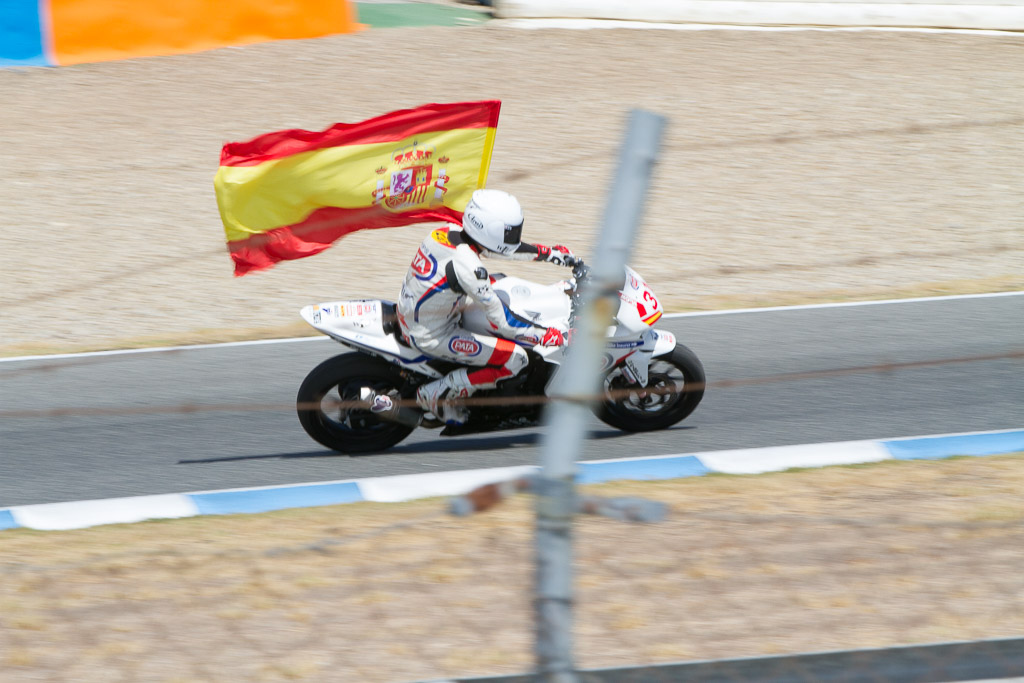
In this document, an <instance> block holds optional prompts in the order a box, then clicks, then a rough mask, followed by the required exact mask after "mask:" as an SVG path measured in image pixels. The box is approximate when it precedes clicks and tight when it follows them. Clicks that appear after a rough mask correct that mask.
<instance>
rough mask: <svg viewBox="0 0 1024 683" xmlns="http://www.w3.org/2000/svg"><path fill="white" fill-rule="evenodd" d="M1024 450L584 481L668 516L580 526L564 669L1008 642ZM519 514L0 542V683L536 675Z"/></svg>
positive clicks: (296, 517) (400, 513)
mask: <svg viewBox="0 0 1024 683" xmlns="http://www.w3.org/2000/svg"><path fill="white" fill-rule="evenodd" d="M1022 455H1024V454H1020V455H1017V456H1007V457H988V458H962V459H955V460H944V461H918V462H896V461H890V462H886V463H880V464H871V465H865V466H856V467H832V468H826V469H817V470H805V471H802V472H783V473H777V474H769V475H761V476H755V477H749V476H747V477H739V476H710V477H699V478H694V479H682V480H676V481H667V482H640V483H619V484H610V485H602V486H599V487H587V489H588V490H590V491H591V492H595V493H598V494H599V495H607V496H643V497H645V498H648V499H653V500H659V501H662V502H665V503H666V504H668V505H669V506H670V510H671V511H670V513H669V515H668V518H667V519H666V520H665V521H664V522H661V523H658V524H650V525H643V524H627V523H625V522H619V521H614V520H610V519H604V518H595V517H581V518H580V519H579V520H578V522H577V524H576V527H575V539H574V552H575V556H576V567H577V568H576V581H575V592H576V606H575V629H574V640H575V652H576V656H577V663H578V664H579V665H580V666H581V667H588V668H590V667H605V666H638V665H646V664H654V663H664V662H672V661H683V660H699V659H722V658H733V657H741V656H753V655H759V654H780V653H798V652H812V651H823V650H835V649H850V648H858V647H887V646H893V645H898V644H915V643H934V642H948V641H954V640H975V639H985V638H999V637H1013V636H1018V637H1019V636H1020V635H1021V634H1022V633H1024V572H1021V571H1020V568H1021V566H1022V563H1024V524H1022V521H1024V503H1022V500H1021V496H1020V491H1021V488H1022V487H1024V457H1021V456H1022ZM531 516H532V511H531V501H530V498H529V497H527V496H518V497H516V498H514V499H512V500H509V501H506V502H505V503H502V504H501V505H499V506H498V507H496V508H494V509H492V510H490V511H488V512H486V513H483V514H479V515H476V516H474V517H470V518H464V519H457V518H453V517H449V516H447V515H445V513H444V505H443V502H442V501H440V500H428V501H416V502H412V503H404V504H371V503H360V504H353V505H342V506H335V507H331V508H314V509H305V510H287V511H281V512H277V513H270V514H264V515H256V516H252V515H234V516H230V517H196V518H191V519H185V520H175V521H164V522H153V523H144V524H134V525H119V526H109V527H97V528H93V529H83V530H79V531H68V532H33V531H29V530H13V531H4V532H0V539H2V540H0V670H2V671H3V676H0V678H3V680H4V681H5V683H22V682H24V683H28V682H30V681H44V680H45V681H75V682H76V683H92V682H95V683H109V682H110V681H130V682H131V683H157V682H160V683H218V682H224V683H235V682H236V681H247V682H249V681H251V682H254V683H258V682H265V681H266V682H269V681H296V680H298V681H310V682H315V683H324V682H338V683H349V682H358V683H398V682H399V681H412V680H439V679H441V678H444V677H456V676H466V675H488V674H501V673H516V672H522V671H527V670H530V669H531V667H532V655H531V648H532V629H533V627H532V616H531V607H530V597H531V592H532V588H531V584H532V570H531V565H532V561H533V557H532V555H533V550H532V540H531V537H532V522H531ZM847 673H848V674H849V676H850V677H851V680H852V679H854V678H856V675H857V673H858V672H857V671H856V670H850V671H848V672H847ZM645 680H648V681H651V682H652V683H657V681H658V680H659V679H658V678H657V677H649V678H646V679H645ZM663 680H666V681H667V679H663Z"/></svg>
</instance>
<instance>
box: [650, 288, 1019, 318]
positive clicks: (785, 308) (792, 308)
mask: <svg viewBox="0 0 1024 683" xmlns="http://www.w3.org/2000/svg"><path fill="white" fill-rule="evenodd" d="M1022 294H1024V291H1020V292H994V293H991V294H950V295H948V296H922V297H917V298H914V299H879V300H878V301H841V302H837V303H830V304H800V305H797V306H765V307H764V308H726V309H723V310H721V311H692V312H690V313H666V314H665V315H664V316H663V317H665V318H693V317H697V316H702V315H732V314H733V313H770V312H773V311H799V310H804V309H809V308H846V307H848V306H881V305H883V304H916V303H923V302H929V301H954V300H956V299H991V298H995V297H999V296H1020V295H1022Z"/></svg>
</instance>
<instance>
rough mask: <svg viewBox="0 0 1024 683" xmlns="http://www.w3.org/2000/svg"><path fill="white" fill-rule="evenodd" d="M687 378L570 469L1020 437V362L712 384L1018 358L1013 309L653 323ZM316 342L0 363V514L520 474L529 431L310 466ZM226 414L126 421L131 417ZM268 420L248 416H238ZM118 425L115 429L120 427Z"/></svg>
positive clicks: (967, 305) (916, 305)
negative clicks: (703, 385)
mask: <svg viewBox="0 0 1024 683" xmlns="http://www.w3.org/2000/svg"><path fill="white" fill-rule="evenodd" d="M659 327H664V328H666V329H669V330H671V331H673V332H675V333H676V334H677V336H678V337H679V339H680V341H682V342H683V343H685V344H687V345H688V346H690V348H692V349H693V350H694V351H695V352H696V353H697V355H698V356H700V358H701V359H702V360H703V362H704V364H705V368H706V370H707V375H708V381H709V382H710V383H711V387H710V388H709V390H708V392H707V394H706V396H705V398H704V402H703V403H702V404H701V406H700V407H699V408H698V409H697V411H696V412H695V413H694V414H693V415H692V416H691V417H690V418H688V419H687V420H686V421H684V422H683V423H681V424H680V425H678V426H677V427H675V428H673V429H670V430H666V431H663V432H656V433H651V434H633V435H627V434H623V433H620V432H618V431H615V430H613V429H611V428H608V427H605V426H604V425H602V424H601V423H600V422H598V421H596V420H595V421H594V425H593V428H594V431H593V435H592V436H593V438H592V440H591V441H590V442H589V446H588V448H587V451H586V456H585V457H586V459H604V458H621V457H631V456H642V455H662V454H670V453H689V452H697V451H709V450H721V449H728V448H747V447H760V446H779V445H786V444H799V443H812V442H822V441H847V440H855V439H876V438H888V437H898V436H916V435H923V434H937V433H947V432H966V431H977V430H993V429H1009V428H1020V427H1022V426H1024V379H1022V378H1024V360H1022V359H1020V358H1017V359H1005V358H1004V359H998V360H983V361H973V362H957V363H947V364H935V365H927V366H923V367H917V368H908V369H897V370H893V369H887V370H875V371H863V372H856V373H852V374H841V373H834V374H824V375H822V376H815V377H810V378H801V379H792V378H791V379H788V380H785V381H771V382H761V383H751V384H739V385H736V386H730V387H715V385H714V383H715V382H722V381H726V380H744V379H756V378H768V377H770V376H772V375H778V374H785V373H799V372H807V371H828V370H838V369H847V368H857V367H862V366H871V365H880V364H891V363H897V364H898V363H912V362H916V361H936V360H944V359H964V358H972V357H978V356H992V355H1000V354H1007V353H1010V352H1020V351H1022V350H1024V296H1004V297H993V298H973V299H953V300H934V301H926V302H908V303H890V304H883V305H870V306H851V307H837V308H813V309H795V310H786V311H774V312H751V313H733V314H728V315H706V316H696V317H682V318H673V319H669V320H664V321H663V322H662V323H659ZM343 351H344V349H343V347H341V346H340V345H338V344H336V343H334V342H331V341H329V340H326V339H324V340H317V341H304V342H292V343H275V344H265V345H254V346H233V347H215V348H206V349H190V350H181V351H174V352H160V353H142V354H132V355H113V356H93V357H80V358H72V359H59V360H52V359H49V360H31V361H13V362H2V363H0V411H13V410H41V411H42V410H53V409H78V408H87V409H109V410H110V414H99V415H76V416H61V417H37V416H29V417H7V416H0V507H6V506H11V505H22V504H29V503H46V502H58V501H68V500H83V499H95V498H108V497H118V496H134V495H142V494H152V493H173V492H183V491H199V490H209V489H222V488H236V487H248V486H264V485H275V484H286V483H297V482H312V481H326V480H335V479H350V478H362V477H374V476H384V475H390V474H409V473H414V472H436V471H443V470H454V469H472V468H479V467H497V466H504V465H517V464H536V463H537V462H538V460H539V437H540V431H539V430H536V429H534V430H519V431H509V432H498V433H493V434H485V435H479V436H470V437H462V438H455V439H442V438H440V437H438V436H437V432H436V431H426V430H418V431H417V432H416V433H414V434H413V435H412V436H411V437H410V438H409V439H408V440H406V441H405V442H403V443H402V444H400V445H399V446H397V447H396V448H394V449H393V450H392V451H391V452H389V453H387V454H384V455H372V456H361V457H348V456H342V455H338V454H336V453H334V452H332V451H327V450H324V449H323V448H321V447H320V446H319V445H318V444H316V443H315V442H313V441H312V440H311V439H309V438H308V437H307V436H306V434H305V433H304V432H303V431H302V429H301V427H300V426H299V424H298V421H297V419H296V417H295V413H294V410H293V409H292V408H291V407H290V406H291V405H292V403H293V401H294V398H295V392H296V391H297V389H298V386H299V383H300V382H301V381H302V378H303V377H304V376H305V374H306V373H307V372H308V371H309V370H310V369H311V368H312V367H313V366H314V365H316V364H317V363H318V362H320V361H321V360H323V359H325V358H327V357H329V356H331V355H334V354H337V353H339V352H343ZM182 404H197V405H202V406H216V405H222V406H223V405H229V406H231V409H227V410H201V411H197V412H191V413H165V414H138V413H136V414H131V413H121V412H120V411H122V410H123V409H126V408H130V407H135V406H137V407H151V406H176V405H182ZM245 405H258V406H277V407H276V408H273V409H266V408H265V409H260V410H251V409H243V408H242V407H241V406H245ZM119 413H120V414H119Z"/></svg>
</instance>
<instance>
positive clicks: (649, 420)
mask: <svg viewBox="0 0 1024 683" xmlns="http://www.w3.org/2000/svg"><path fill="white" fill-rule="evenodd" d="M705 381H706V380H705V377H704V365H703V364H702V363H701V362H700V359H699V358H697V355H696V354H695V353H694V352H693V351H691V350H690V349H688V348H687V347H686V346H684V345H683V344H676V348H675V349H673V350H672V353H670V354H668V355H665V356H658V357H657V358H653V359H652V360H651V366H650V372H649V376H648V383H647V386H648V388H649V389H655V390H661V391H660V392H658V391H655V392H652V393H651V394H649V395H648V396H647V397H644V398H642V397H641V396H640V393H639V392H638V391H637V389H636V387H635V385H631V384H629V383H628V382H627V381H626V378H625V377H624V376H623V375H622V373H621V372H620V371H617V370H615V371H612V372H611V373H609V374H608V375H606V376H605V378H604V390H605V400H604V402H602V403H601V404H600V405H599V406H598V407H597V408H596V409H595V411H594V412H595V413H596V414H597V416H598V418H600V419H601V421H602V422H604V423H605V424H609V425H611V426H612V427H616V428H618V429H621V430H623V431H626V432H649V431H654V430H656V429H665V428H667V427H671V426H672V425H674V424H675V423H677V422H679V421H680V420H683V419H684V418H686V417H687V416H689V415H690V413H692V412H693V411H694V410H696V408H697V405H698V404H699V403H700V400H701V399H702V398H703V397H704V383H705Z"/></svg>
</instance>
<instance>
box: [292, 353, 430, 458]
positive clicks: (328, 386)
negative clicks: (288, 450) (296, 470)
mask: <svg viewBox="0 0 1024 683" xmlns="http://www.w3.org/2000/svg"><path fill="white" fill-rule="evenodd" d="M404 384H405V381H404V380H403V379H402V376H401V374H400V372H399V370H398V368H397V367H395V366H394V365H392V364H391V363H388V362H387V361H384V360H381V359H380V358H374V357H373V356H367V355H365V354H362V353H346V354H344V355H341V356H335V357H334V358H330V359H328V360H325V361H324V362H323V363H321V364H320V365H318V366H316V367H315V368H313V370H312V371H311V372H310V373H309V374H308V375H307V376H306V379H305V380H304V381H303V382H302V386H300V387H299V394H298V396H297V397H296V401H297V404H298V405H297V407H296V408H297V412H298V415H299V423H300V424H302V428H303V429H304V430H306V433H307V434H309V435H310V436H311V437H313V439H314V440H315V441H317V443H320V444H322V445H324V446H326V447H327V448H331V449H333V450H336V451H338V452H339V453H346V454H353V455H354V454H358V453H372V452H375V451H383V450H386V449H388V448H391V447H392V446H394V445H395V444H397V443H398V442H400V441H401V440H402V439H404V438H405V437H407V436H409V434H410V433H412V430H413V427H408V426H406V425H402V424H398V423H397V422H389V421H387V420H382V419H380V418H379V417H377V416H376V415H374V414H373V413H371V412H370V411H369V410H365V409H363V408H361V407H359V408H352V407H346V406H345V405H343V404H345V403H351V402H353V401H358V400H359V399H360V395H359V394H360V389H362V388H364V387H367V388H371V389H373V390H374V391H375V392H377V393H379V394H380V393H385V394H390V395H391V396H392V397H393V398H395V399H401V398H405V397H403V396H402V394H401V390H402V387H403V386H404ZM339 401H340V402H341V403H342V405H338V402H339ZM332 403H334V405H331V404H332Z"/></svg>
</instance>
